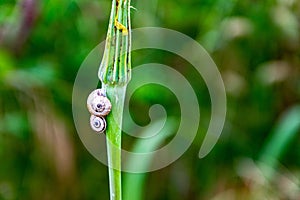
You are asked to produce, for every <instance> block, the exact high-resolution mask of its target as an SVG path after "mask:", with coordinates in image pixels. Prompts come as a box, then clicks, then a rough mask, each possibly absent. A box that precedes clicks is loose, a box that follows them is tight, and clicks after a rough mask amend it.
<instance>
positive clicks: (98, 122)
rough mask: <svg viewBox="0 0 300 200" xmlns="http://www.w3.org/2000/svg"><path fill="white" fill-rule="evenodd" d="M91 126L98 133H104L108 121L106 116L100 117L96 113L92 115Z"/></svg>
mask: <svg viewBox="0 0 300 200" xmlns="http://www.w3.org/2000/svg"><path fill="white" fill-rule="evenodd" d="M90 125H91V128H92V129H93V130H94V131H96V132H97V133H103V132H104V131H105V130H106V121H105V119H104V117H98V116H95V115H91V118H90Z"/></svg>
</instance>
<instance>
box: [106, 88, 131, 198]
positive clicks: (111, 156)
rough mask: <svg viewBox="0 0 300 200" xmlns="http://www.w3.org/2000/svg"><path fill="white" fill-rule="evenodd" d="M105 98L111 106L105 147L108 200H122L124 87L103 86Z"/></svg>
mask: <svg viewBox="0 0 300 200" xmlns="http://www.w3.org/2000/svg"><path fill="white" fill-rule="evenodd" d="M104 87H105V88H106V92H107V96H108V97H109V98H110V101H111V103H112V105H113V107H112V111H111V113H110V114H109V115H108V116H107V123H108V126H107V130H106V136H107V140H106V145H107V158H108V172H109V181H110V183H109V185H110V199H111V200H120V199H122V190H121V186H122V183H121V143H122V141H121V138H122V137H121V134H122V128H121V127H122V113H123V105H124V98H125V92H126V86H110V85H105V86H104Z"/></svg>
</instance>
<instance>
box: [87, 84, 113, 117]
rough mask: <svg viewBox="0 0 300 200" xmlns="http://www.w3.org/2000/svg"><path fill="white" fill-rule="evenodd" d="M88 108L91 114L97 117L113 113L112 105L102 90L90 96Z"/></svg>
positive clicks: (95, 91)
mask: <svg viewBox="0 0 300 200" xmlns="http://www.w3.org/2000/svg"><path fill="white" fill-rule="evenodd" d="M87 107H88V110H89V112H90V113H91V114H92V115H96V116H106V115H108V114H109V112H110V111H111V103H110V101H109V99H108V98H107V97H106V96H105V92H104V91H103V90H102V89H96V90H94V91H93V92H92V93H91V94H90V95H89V97H88V99H87Z"/></svg>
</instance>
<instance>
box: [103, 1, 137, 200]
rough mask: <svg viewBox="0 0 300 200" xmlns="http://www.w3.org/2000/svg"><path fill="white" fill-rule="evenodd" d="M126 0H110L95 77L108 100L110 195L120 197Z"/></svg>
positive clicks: (127, 72) (127, 58)
mask: <svg viewBox="0 0 300 200" xmlns="http://www.w3.org/2000/svg"><path fill="white" fill-rule="evenodd" d="M130 51H131V27H130V0H112V9H111V15H110V20H109V26H108V31H107V37H106V44H105V50H104V55H103V59H102V62H101V64H100V67H99V73H98V76H99V79H100V80H101V82H102V87H103V88H105V89H106V93H107V96H108V98H109V99H110V101H111V104H112V111H111V113H110V114H109V115H108V116H107V118H106V121H107V129H106V146H107V159H108V171H109V186H110V199H111V200H121V199H122V187H121V186H122V182H121V143H122V117H123V106H124V99H125V93H126V86H127V84H128V82H129V80H130V78H131V54H130Z"/></svg>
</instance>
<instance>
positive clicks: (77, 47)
mask: <svg viewBox="0 0 300 200" xmlns="http://www.w3.org/2000/svg"><path fill="white" fill-rule="evenodd" d="M110 4H111V2H110V1H109V0H89V1H88V0H73V1H72V0H43V1H38V0H18V1H17V0H2V1H0V94H1V98H0V199H5V200H10V199H31V200H32V199H33V200H34V199H108V195H109V191H108V175H107V169H106V167H105V166H104V165H102V164H101V163H99V162H98V161H96V160H95V159H94V158H93V157H92V156H91V155H89V154H88V152H87V151H86V150H85V148H84V147H83V145H82V143H81V142H80V140H79V138H78V136H77V134H76V130H75V128H74V125H73V120H72V112H71V93H72V85H73V81H74V79H75V76H76V73H77V71H78V69H79V67H80V64H81V62H82V61H83V60H84V58H85V56H87V54H88V53H89V51H90V50H92V49H93V48H94V47H95V46H96V45H97V44H98V43H99V42H100V41H102V40H103V39H104V38H105V36H106V29H107V24H108V17H109V12H110ZM132 5H133V6H134V7H135V8H136V10H135V9H132V26H133V27H136V28H137V27H143V26H160V27H166V28H170V29H175V30H177V31H180V32H182V33H184V34H187V35H189V36H190V37H192V38H194V39H195V40H197V41H198V42H200V43H201V44H202V45H203V46H204V47H205V48H206V49H207V50H208V51H209V53H210V54H211V55H212V57H213V58H214V60H215V62H216V64H217V66H218V67H219V70H220V72H221V74H222V78H223V79H224V83H225V87H226V92H227V98H228V103H227V120H226V124H225V128H224V131H223V134H222V136H221V139H220V140H219V142H218V143H217V145H216V147H215V148H214V149H213V151H212V152H211V153H210V154H209V155H208V157H206V158H204V159H201V160H200V159H198V158H197V154H198V150H199V147H200V144H201V143H202V139H203V134H204V133H205V131H206V130H207V127H208V123H209V119H210V99H209V94H208V91H207V88H206V86H205V83H204V81H203V80H202V78H201V76H198V75H196V73H195V71H194V69H193V68H192V67H191V66H189V65H188V63H186V62H185V61H184V60H182V59H180V58H178V57H176V56H174V55H170V54H168V53H166V52H162V51H152V50H149V51H145V52H134V53H133V55H132V56H133V66H137V65H139V64H142V63H149V62H157V63H163V64H167V65H169V66H173V67H174V68H175V69H177V70H178V71H180V73H182V74H183V75H184V76H185V77H186V78H187V79H188V80H189V81H190V83H191V84H192V86H193V88H194V89H195V91H196V92H197V96H198V100H199V104H200V108H201V122H200V128H199V134H198V137H197V138H196V140H195V141H194V143H193V145H192V146H191V147H190V149H189V150H188V151H187V152H186V153H185V154H184V156H183V157H182V158H180V159H179V160H178V161H177V162H175V163H173V164H172V165H170V166H169V167H167V168H165V169H162V170H160V171H156V172H152V173H148V174H147V177H146V178H145V179H144V180H145V182H144V185H145V188H146V189H145V188H144V190H143V191H144V195H143V196H144V198H145V199H151V200H152V199H157V200H158V199H164V200H165V199H172V200H176V199H223V200H224V199H225V200H226V199H299V198H300V192H299V180H300V148H299V146H300V136H299V133H300V132H299V130H298V131H297V133H298V135H296V136H295V137H294V140H293V141H291V142H289V143H288V144H287V145H286V146H284V148H283V149H281V150H280V151H282V152H283V153H284V154H282V156H281V157H280V158H279V159H280V160H279V162H280V165H279V167H278V168H276V170H277V171H276V173H275V175H274V177H273V179H272V181H270V180H268V179H265V178H264V174H263V173H262V171H261V170H260V168H259V166H258V165H257V163H256V160H257V159H258V158H259V157H260V156H261V155H260V153H261V152H262V149H263V148H264V147H265V145H266V144H268V142H269V140H272V136H271V135H270V133H271V131H272V130H273V127H276V124H277V123H280V121H279V118H280V116H281V115H282V113H284V112H285V111H286V110H288V109H289V108H290V107H292V106H293V105H296V104H299V102H300V2H299V1H296V0H277V1H276V0H266V1H253V0H243V1H237V0H216V1H212V0H186V1H179V0H164V1H158V0H149V1H137V0H135V1H133V2H132ZM91 76H96V74H91ZM149 91H152V92H149ZM162 93H163V95H160V94H162ZM154 103H161V104H163V105H164V107H165V109H166V110H167V112H168V114H170V115H174V116H175V117H176V115H178V105H177V102H176V100H174V96H173V95H172V94H171V93H170V92H169V91H168V90H167V89H165V88H158V87H157V86H156V85H153V86H151V85H150V86H146V87H145V88H144V89H143V88H142V89H140V90H138V91H137V92H136V94H135V95H134V98H133V99H132V102H131V105H135V106H131V108H130V109H131V112H132V115H133V118H134V119H135V120H136V122H137V123H139V124H146V123H148V122H149V116H148V108H149V106H150V105H152V104H154ZM174 116H173V117H174ZM294 117H297V115H294ZM298 117H299V115H298ZM295 120H296V119H295ZM187 131H188V130H187ZM127 144H130V138H128V137H127V136H124V145H125V146H126V145H127ZM140 189H141V188H140Z"/></svg>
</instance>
